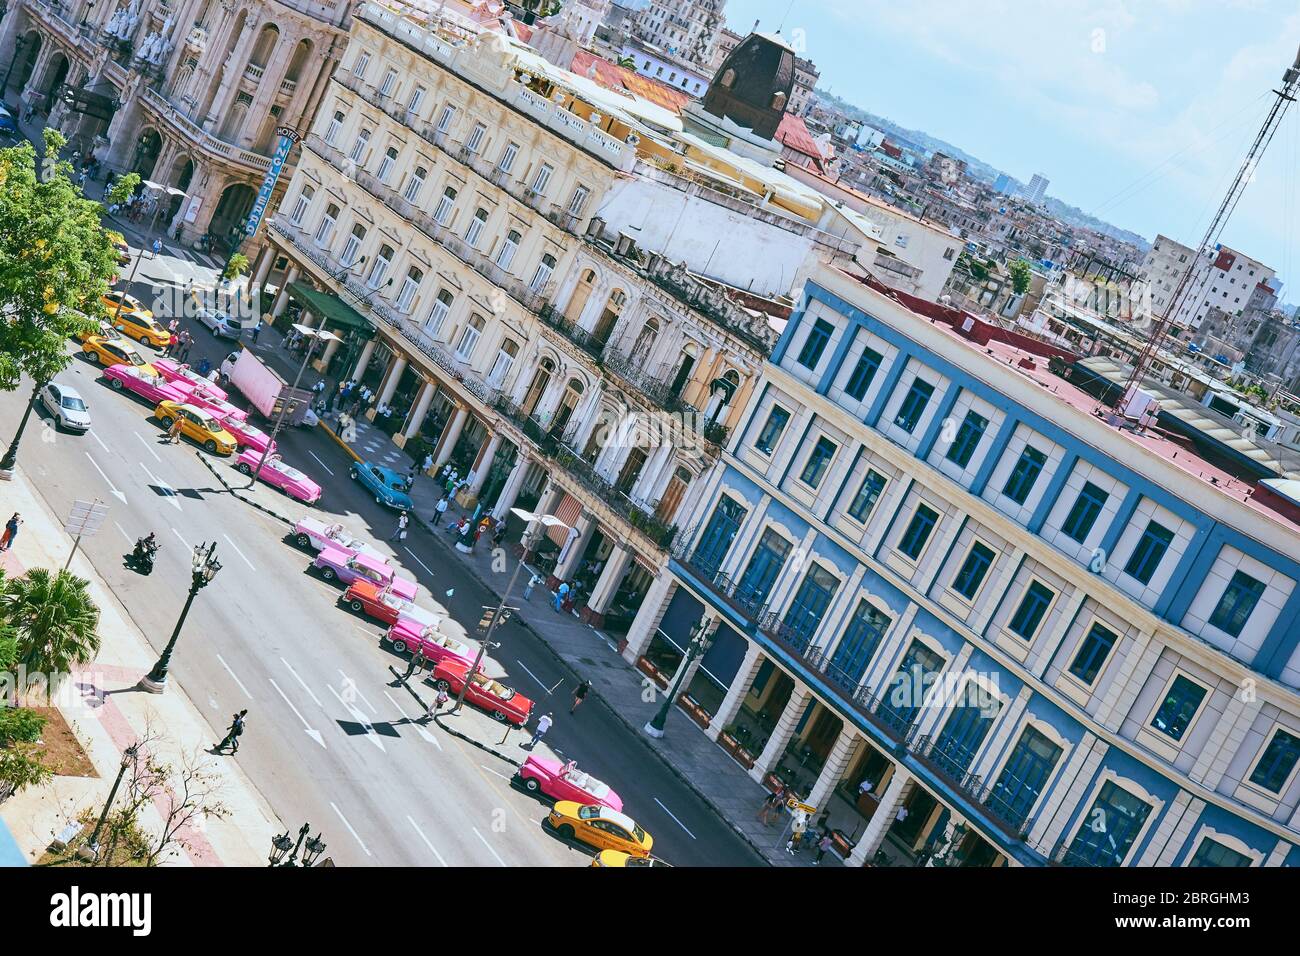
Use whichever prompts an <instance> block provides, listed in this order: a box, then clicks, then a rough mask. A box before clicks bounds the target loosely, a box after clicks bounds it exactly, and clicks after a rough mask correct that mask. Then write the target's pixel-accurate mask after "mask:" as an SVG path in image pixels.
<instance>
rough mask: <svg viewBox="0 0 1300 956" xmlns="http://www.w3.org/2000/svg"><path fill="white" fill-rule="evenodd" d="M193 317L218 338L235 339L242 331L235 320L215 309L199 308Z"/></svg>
mask: <svg viewBox="0 0 1300 956" xmlns="http://www.w3.org/2000/svg"><path fill="white" fill-rule="evenodd" d="M195 318H196V319H198V320H199V321H200V322H202V323H203V324H204V325H206V326H207V327H208V331H209V332H211V333H212V334H213V335H215V336H216V337H217V338H219V339H237V338H239V335H240V332H241V331H242V330H241V329H240V326H239V322H238V321H237V320H235V319H232V318H231V317H230V316H228V315H226V314H225V313H224V312H218V311H216V310H215V309H200V310H199V311H198V314H197V315H195Z"/></svg>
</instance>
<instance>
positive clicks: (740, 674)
mask: <svg viewBox="0 0 1300 956" xmlns="http://www.w3.org/2000/svg"><path fill="white" fill-rule="evenodd" d="M745 644H746V647H745V657H744V659H743V660H741V662H740V667H739V668H737V669H736V676H735V677H733V678H732V679H731V686H730V687H728V688H727V694H726V696H725V697H723V698H722V703H721V704H720V705H719V706H718V712H717V713H716V714H714V715H713V720H711V721H710V722H709V729H708V730H707V731H706V733H707V734H708V735H709V737H710V739H712V740H714V741H716V740H717V739H718V734H720V733H722V731H723V729H724V728H725V727H726V726H727V724H729V723H731V722H732V721H733V720H735V719H736V714H738V713H740V705H741V703H743V702H744V700H745V695H746V694H748V693H749V688H750V687H751V686H753V683H754V678H755V677H757V676H758V669H759V668H760V667H761V666H763V661H764V660H765V658H764V657H763V652H762V650H761V649H760V648H759V646H758V644H756V643H755V642H754V641H750V640H746V642H745Z"/></svg>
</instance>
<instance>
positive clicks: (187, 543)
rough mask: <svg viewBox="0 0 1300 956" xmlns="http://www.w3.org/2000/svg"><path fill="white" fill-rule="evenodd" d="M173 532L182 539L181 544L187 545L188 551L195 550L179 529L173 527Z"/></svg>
mask: <svg viewBox="0 0 1300 956" xmlns="http://www.w3.org/2000/svg"><path fill="white" fill-rule="evenodd" d="M172 534H174V535H176V537H178V538H180V540H181V544H183V545H185V550H186V551H193V550H194V549H193V548H191V547H190V544H189V542H188V541H186V540H185V539H184V538H181V533H180V532H179V531H177V530H176V529H175V528H172Z"/></svg>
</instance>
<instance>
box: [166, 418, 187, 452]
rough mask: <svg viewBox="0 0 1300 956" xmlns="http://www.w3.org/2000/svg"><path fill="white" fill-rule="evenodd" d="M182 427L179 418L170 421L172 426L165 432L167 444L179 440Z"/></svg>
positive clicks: (173, 443) (172, 443)
mask: <svg viewBox="0 0 1300 956" xmlns="http://www.w3.org/2000/svg"><path fill="white" fill-rule="evenodd" d="M183 427H184V426H183V425H182V424H181V420H180V419H179V418H178V419H176V420H175V421H174V422H172V427H171V429H170V430H169V431H168V432H167V443H168V444H169V445H175V444H176V443H177V442H179V441H180V440H181V428H183Z"/></svg>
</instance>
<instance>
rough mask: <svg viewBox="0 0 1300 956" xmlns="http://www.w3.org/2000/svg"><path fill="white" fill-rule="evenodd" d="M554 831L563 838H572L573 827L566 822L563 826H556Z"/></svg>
mask: <svg viewBox="0 0 1300 956" xmlns="http://www.w3.org/2000/svg"><path fill="white" fill-rule="evenodd" d="M555 832H556V833H558V834H559V835H560V836H561V837H562V838H563V839H565V840H572V839H573V827H571V826H569V825H568V824H567V823H566V824H564V825H563V826H558V827H556V828H555Z"/></svg>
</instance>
